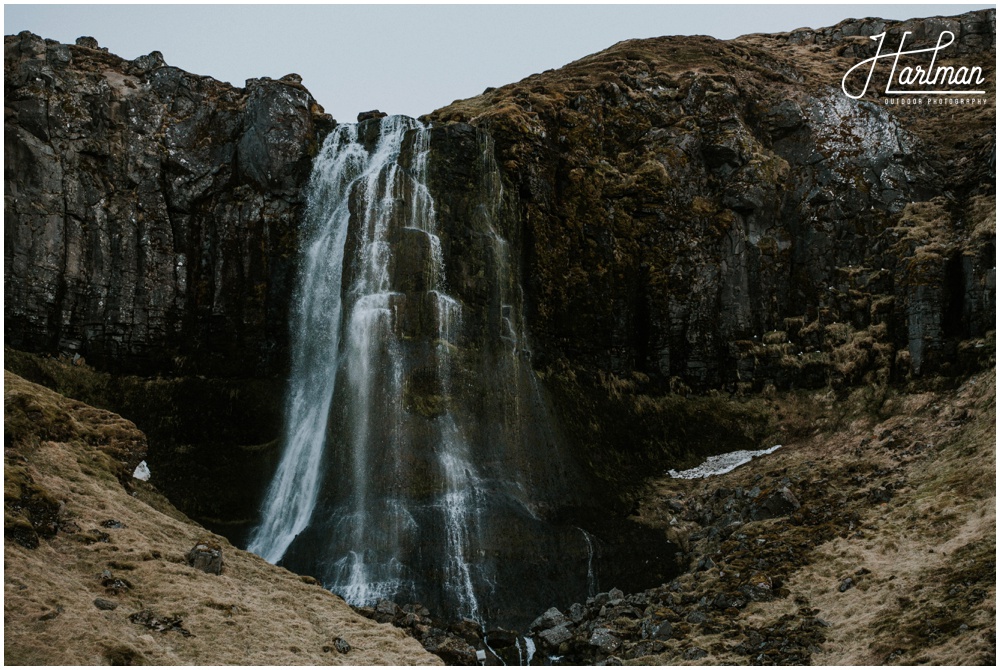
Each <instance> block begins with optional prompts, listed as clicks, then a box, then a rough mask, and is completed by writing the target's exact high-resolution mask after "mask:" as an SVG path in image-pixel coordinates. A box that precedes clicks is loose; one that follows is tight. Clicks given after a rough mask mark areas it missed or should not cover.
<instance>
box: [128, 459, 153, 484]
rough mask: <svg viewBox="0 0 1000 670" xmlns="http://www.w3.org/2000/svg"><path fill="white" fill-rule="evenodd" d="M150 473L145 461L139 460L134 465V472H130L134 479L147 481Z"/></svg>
mask: <svg viewBox="0 0 1000 670" xmlns="http://www.w3.org/2000/svg"><path fill="white" fill-rule="evenodd" d="M150 474H151V473H150V472H149V466H148V465H146V461H141V462H140V463H139V465H137V466H135V472H133V473H132V476H133V477H135V478H136V479H139V480H142V481H144V482H148V481H149V476H150Z"/></svg>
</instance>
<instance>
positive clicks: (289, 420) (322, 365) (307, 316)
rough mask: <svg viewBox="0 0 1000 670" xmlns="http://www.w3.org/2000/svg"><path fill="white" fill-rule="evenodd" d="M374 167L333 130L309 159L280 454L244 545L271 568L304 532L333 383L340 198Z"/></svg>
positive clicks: (342, 234) (343, 230) (351, 140)
mask: <svg viewBox="0 0 1000 670" xmlns="http://www.w3.org/2000/svg"><path fill="white" fill-rule="evenodd" d="M387 149H388V147H387ZM374 163H375V161H373V160H371V157H369V156H367V155H366V152H364V151H363V149H362V148H361V147H360V146H359V145H358V144H357V128H356V127H354V126H339V127H338V128H337V129H336V130H335V131H334V132H333V133H332V134H331V136H330V138H329V139H328V140H327V142H326V143H325V145H324V147H323V150H322V152H321V153H320V154H319V156H317V158H316V165H315V167H314V169H313V172H312V177H311V179H310V183H309V193H308V209H307V213H306V217H305V225H304V227H303V235H304V242H305V243H304V245H303V247H302V249H303V251H302V254H301V259H300V263H301V268H302V270H301V272H300V274H299V284H298V287H297V289H296V292H295V295H294V297H293V309H292V319H291V323H292V329H291V332H292V366H291V377H290V381H289V390H288V400H287V404H286V407H285V417H286V419H285V433H284V445H285V449H284V452H283V454H282V458H281V462H280V464H279V465H278V470H277V472H276V473H275V475H274V478H273V480H272V482H271V485H270V487H269V488H268V491H267V494H266V496H265V498H264V508H263V511H262V515H261V518H262V522H261V524H260V526H258V527H257V528H256V530H255V531H254V533H253V534H252V535H251V537H250V542H249V545H248V547H247V549H248V550H249V551H252V552H254V553H256V554H258V555H260V556H261V557H263V558H264V559H266V560H268V561H270V562H272V563H276V562H277V561H279V560H280V559H281V557H282V556H283V555H284V553H285V551H286V550H287V549H288V545H289V544H291V542H292V540H293V539H294V538H295V536H296V535H298V534H299V533H300V532H302V530H303V529H304V528H305V527H306V525H307V524H308V523H309V519H310V517H311V516H312V512H313V508H314V507H315V505H316V498H317V494H318V493H319V473H320V461H321V459H322V456H323V447H324V445H325V442H326V430H327V416H328V415H329V411H330V401H331V399H332V398H333V390H334V387H335V385H336V382H337V353H338V351H339V347H340V319H341V307H342V305H341V295H340V294H341V277H342V266H343V260H344V243H345V240H346V238H347V224H348V221H349V218H350V215H349V212H348V206H347V205H348V203H347V199H346V198H345V197H344V195H345V193H346V192H347V190H348V189H349V186H350V184H352V183H353V182H354V181H356V180H357V179H358V178H360V176H362V175H370V174H371V173H372V172H373V168H372V166H373V165H374Z"/></svg>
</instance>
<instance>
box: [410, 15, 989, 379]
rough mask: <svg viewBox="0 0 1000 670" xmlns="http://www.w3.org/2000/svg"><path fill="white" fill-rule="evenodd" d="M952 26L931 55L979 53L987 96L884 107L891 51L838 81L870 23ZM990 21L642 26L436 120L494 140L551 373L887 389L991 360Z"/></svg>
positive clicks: (928, 35) (962, 62)
mask: <svg viewBox="0 0 1000 670" xmlns="http://www.w3.org/2000/svg"><path fill="white" fill-rule="evenodd" d="M943 30H950V31H951V32H952V33H953V34H954V35H955V44H954V45H953V46H952V47H950V48H949V50H946V51H942V53H941V54H939V55H938V56H937V58H938V60H937V61H936V63H937V65H938V66H941V65H949V66H953V67H955V68H958V67H962V66H965V67H973V66H976V67H980V68H981V70H982V73H983V76H984V79H985V84H983V86H984V87H985V88H986V91H987V92H986V95H985V96H978V98H979V99H980V101H981V102H979V103H975V104H966V105H950V106H948V107H944V106H941V105H938V106H932V105H931V104H929V102H930V99H929V98H927V97H925V98H922V99H920V102H921V103H926V104H921V105H919V106H917V105H912V106H898V105H891V104H887V99H886V97H885V96H883V97H879V96H878V91H879V90H883V89H884V88H885V84H886V78H887V76H888V72H889V66H887V65H884V64H881V65H879V68H878V70H877V72H876V74H875V76H874V77H873V79H872V84H871V86H870V89H871V93H869V94H868V95H866V96H865V97H864V98H862V99H860V100H854V99H851V98H849V97H848V96H847V95H845V94H844V92H843V91H842V90H841V80H842V77H843V75H844V74H845V73H846V72H847V71H848V70H849V69H850V68H851V67H852V66H853V65H855V64H856V63H858V62H859V61H860V60H861V59H863V58H868V57H871V56H874V55H875V52H876V48H877V43H876V42H875V41H873V40H871V39H869V38H870V36H872V35H876V34H878V33H880V32H882V31H887V33H888V34H887V36H886V38H885V48H884V49H883V52H888V51H892V50H895V49H897V48H898V45H899V42H900V40H901V39H902V37H903V34H904V33H905V32H907V31H909V32H910V33H911V34H910V35H909V36H908V37H907V40H908V41H907V42H906V48H907V49H910V48H918V47H924V46H934V45H935V44H936V41H937V37H938V35H939V34H941V32H942V31H943ZM995 32H996V31H995V12H994V11H991V10H989V11H981V12H973V13H970V14H966V15H963V16H960V17H954V18H947V19H941V18H937V19H925V20H912V21H907V22H902V23H901V22H891V21H883V20H877V19H864V20H850V21H845V22H843V23H841V24H838V25H837V26H835V27H833V28H828V29H823V30H800V31H795V32H792V33H788V34H782V35H751V36H746V37H743V38H739V39H736V40H732V41H718V40H715V39H712V38H708V37H686V38H673V37H669V38H668V37H664V38H656V39H648V40H630V41H626V42H622V43H620V44H618V45H615V46H614V47H612V48H610V49H608V50H607V51H604V52H601V53H599V54H595V55H593V56H589V57H587V58H584V59H581V60H579V61H576V62H574V63H571V64H569V65H567V66H565V67H563V68H561V69H559V70H554V71H548V72H545V73H542V74H539V75H535V76H532V77H529V78H527V79H525V80H523V81H521V82H518V83H516V84H511V85H508V86H503V87H501V88H498V89H488V90H487V91H486V92H485V93H484V94H482V95H480V96H478V97H476V98H471V99H468V100H463V101H456V102H455V103H453V104H452V105H450V106H448V107H445V108H443V109H441V110H438V111H436V112H434V113H433V114H431V115H429V117H428V118H430V119H431V120H433V121H436V122H438V123H447V122H451V121H463V122H467V123H470V124H472V125H475V126H479V127H483V128H486V129H488V130H489V131H490V133H491V134H492V135H493V137H494V139H495V142H496V146H497V152H498V161H499V163H500V165H501V166H502V168H503V169H504V170H505V174H506V176H507V178H508V179H509V180H510V182H511V184H512V185H513V186H514V187H515V188H516V189H517V191H518V193H519V196H520V201H521V203H522V208H523V209H522V221H523V225H524V228H525V230H524V234H523V238H524V239H525V241H526V244H525V246H524V254H525V258H526V263H525V284H526V287H527V291H528V299H529V303H530V306H529V317H528V318H529V321H530V323H531V330H532V333H533V335H534V336H535V337H536V338H537V342H538V345H539V347H538V348H539V353H540V354H541V355H542V356H543V357H544V358H543V359H542V360H543V361H544V363H545V364H546V365H552V366H553V367H555V368H557V369H558V368H559V367H560V366H564V367H568V368H571V369H575V370H577V371H579V370H583V371H589V372H590V373H591V374H593V375H594V376H595V378H596V376H597V373H602V374H610V375H613V376H614V377H616V378H617V379H618V381H619V382H620V383H624V384H632V385H636V386H637V387H638V388H640V389H643V388H645V389H657V390H658V389H664V388H667V387H668V386H669V387H670V388H673V389H674V390H677V389H682V390H683V389H686V388H689V387H690V388H695V389H701V390H707V389H718V388H726V389H728V390H730V391H753V390H760V389H762V388H764V387H765V386H767V385H769V384H774V385H776V386H778V387H779V388H796V387H816V386H823V385H827V384H831V385H834V386H846V385H853V384H857V383H862V382H866V383H870V382H883V383H884V382H886V381H889V380H900V379H903V378H907V377H909V376H911V375H920V374H927V373H934V372H948V371H956V370H962V369H969V368H970V367H971V368H974V367H976V366H978V365H981V364H983V363H984V362H987V363H988V358H989V357H988V356H985V357H981V356H979V355H978V354H977V352H980V353H981V351H982V350H984V349H985V350H988V351H992V345H984V342H983V340H982V338H983V337H984V336H986V335H987V332H988V331H991V330H992V328H993V326H992V323H993V320H994V314H995V308H994V302H995V298H994V286H995V283H994V282H995V280H994V238H995V225H994V219H995V188H994V178H995V177H994V175H995V168H994V166H995V158H994V155H995V149H994V147H995V131H994V127H995V97H994V96H995V71H994V70H995V65H994V63H995ZM945 41H946V40H945ZM927 57H928V58H927V60H926V61H920V63H921V64H922V66H923V67H929V65H930V63H929V58H930V54H927ZM880 63H881V61H880ZM912 64H913V63H911V65H912ZM966 97H968V96H966ZM894 100H895V98H894V97H893V100H890V101H889V102H892V101H894ZM935 101H936V102H939V101H940V100H939V99H935ZM983 103H985V104H983ZM606 381H607V380H606V379H605V383H606ZM654 392H658V391H654Z"/></svg>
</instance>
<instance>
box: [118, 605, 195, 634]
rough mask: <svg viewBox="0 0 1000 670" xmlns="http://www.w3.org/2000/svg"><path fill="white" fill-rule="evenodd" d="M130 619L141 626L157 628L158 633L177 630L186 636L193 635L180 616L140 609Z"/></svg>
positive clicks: (151, 628)
mask: <svg viewBox="0 0 1000 670" xmlns="http://www.w3.org/2000/svg"><path fill="white" fill-rule="evenodd" d="M128 620H129V621H131V622H132V623H134V624H137V625H139V626H145V627H146V628H148V629H150V630H155V631H156V632H158V633H167V632H169V631H176V632H178V633H180V634H181V635H183V636H184V637H191V631H189V630H187V629H186V628H184V627H183V626H182V625H181V624H183V623H184V621H183V620H182V619H181V618H180V617H178V616H163V615H160V614H157V613H156V612H154V611H153V610H139V611H138V612H136V613H135V614H132V615H130V616H129V618H128Z"/></svg>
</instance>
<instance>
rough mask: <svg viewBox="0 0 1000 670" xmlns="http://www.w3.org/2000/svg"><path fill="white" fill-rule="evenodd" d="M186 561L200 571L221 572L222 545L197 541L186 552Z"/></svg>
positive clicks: (217, 573) (215, 573) (216, 573)
mask: <svg viewBox="0 0 1000 670" xmlns="http://www.w3.org/2000/svg"><path fill="white" fill-rule="evenodd" d="M187 562H188V565H190V566H191V567H192V568H196V569H198V570H201V571H202V572H208V573H210V574H213V575H219V574H222V547H220V546H219V545H218V544H217V543H215V542H199V543H197V544H196V545H194V546H193V547H191V551H189V552H188V553H187Z"/></svg>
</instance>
